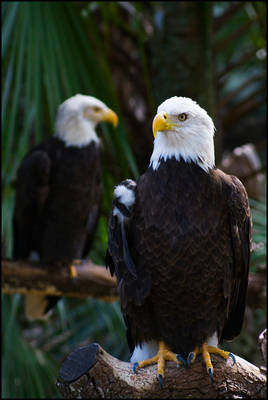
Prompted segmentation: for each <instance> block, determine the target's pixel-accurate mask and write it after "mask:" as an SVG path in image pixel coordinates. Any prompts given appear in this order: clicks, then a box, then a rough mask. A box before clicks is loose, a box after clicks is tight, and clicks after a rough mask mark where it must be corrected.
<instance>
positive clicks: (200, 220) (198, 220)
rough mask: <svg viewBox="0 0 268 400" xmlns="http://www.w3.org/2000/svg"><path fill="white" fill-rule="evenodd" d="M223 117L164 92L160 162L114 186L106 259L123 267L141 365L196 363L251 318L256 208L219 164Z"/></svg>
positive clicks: (124, 295)
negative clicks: (218, 131) (217, 136)
mask: <svg viewBox="0 0 268 400" xmlns="http://www.w3.org/2000/svg"><path fill="white" fill-rule="evenodd" d="M214 130H215V128H214V124H213V121H212V119H211V118H210V117H209V116H208V114H207V112H206V111H205V110H204V109H202V108H201V107H200V106H199V105H198V104H197V103H196V102H194V101H193V100H191V99H190V98H185V97H172V98H170V99H167V100H166V101H164V102H163V103H162V104H161V105H160V106H159V107H158V111H157V115H156V116H155V118H154V120H153V134H154V136H155V140H154V148H153V153H152V156H151V160H150V165H149V167H148V169H147V170H146V171H145V173H144V174H143V175H141V176H140V177H139V179H138V180H137V182H134V181H132V180H130V179H128V180H125V181H123V182H121V183H120V184H119V185H118V186H116V188H115V190H114V200H113V204H112V209H111V214H110V220H109V239H108V250H107V254H106V265H107V266H108V267H109V268H110V271H111V273H112V274H113V273H114V272H115V274H116V277H117V282H118V290H119V294H120V300H121V309H122V313H123V316H124V320H125V323H126V327H127V338H128V343H129V347H130V350H131V352H133V354H132V357H131V362H132V363H133V370H134V372H136V371H137V369H138V368H140V367H144V366H146V365H149V364H153V363H157V364H158V377H159V381H160V383H161V382H162V379H163V376H164V364H165V360H173V361H175V362H177V363H180V364H184V366H186V367H188V366H189V365H190V364H191V363H192V362H193V361H194V359H195V358H196V356H197V355H198V354H199V353H201V354H202V355H203V359H204V361H205V364H206V367H207V371H208V373H209V376H210V378H211V379H212V376H213V366H212V364H211V359H210V353H217V354H219V355H221V356H222V357H224V358H225V359H227V358H228V357H232V358H233V361H234V362H235V358H234V356H233V355H232V354H231V353H228V352H225V351H223V350H220V349H219V348H218V347H217V345H218V343H219V342H221V341H222V340H223V339H226V340H231V339H233V338H234V337H235V336H237V335H238V334H239V333H240V331H241V327H242V323H243V318H244V311H245V301H246V292H247V285H248V271H249V260H250V252H251V217H250V209H249V203H248V196H247V193H246V191H245V188H244V186H243V185H242V183H241V182H240V181H239V180H238V179H237V178H236V177H235V176H231V175H227V174H225V173H223V172H222V171H221V170H219V169H217V168H216V167H215V164H214V143H213V135H214Z"/></svg>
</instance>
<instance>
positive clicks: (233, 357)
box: [229, 353, 236, 365]
mask: <svg viewBox="0 0 268 400" xmlns="http://www.w3.org/2000/svg"><path fill="white" fill-rule="evenodd" d="M229 357H231V359H232V360H233V365H235V364H236V358H235V356H234V355H233V353H229Z"/></svg>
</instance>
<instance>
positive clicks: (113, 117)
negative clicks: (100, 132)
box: [104, 110, 118, 128]
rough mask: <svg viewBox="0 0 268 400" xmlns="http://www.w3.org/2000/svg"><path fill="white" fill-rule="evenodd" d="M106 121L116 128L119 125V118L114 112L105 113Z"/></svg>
mask: <svg viewBox="0 0 268 400" xmlns="http://www.w3.org/2000/svg"><path fill="white" fill-rule="evenodd" d="M104 121H105V122H110V123H111V124H112V125H113V126H114V128H116V127H117V125H118V116H117V114H116V113H115V112H114V111H113V110H108V111H107V112H106V113H105V117H104Z"/></svg>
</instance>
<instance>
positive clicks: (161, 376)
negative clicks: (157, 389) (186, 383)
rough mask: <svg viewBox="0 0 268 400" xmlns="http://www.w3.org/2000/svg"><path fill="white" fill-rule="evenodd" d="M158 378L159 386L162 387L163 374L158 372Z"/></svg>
mask: <svg viewBox="0 0 268 400" xmlns="http://www.w3.org/2000/svg"><path fill="white" fill-rule="evenodd" d="M158 380H159V383H160V386H161V388H162V387H163V375H162V374H158Z"/></svg>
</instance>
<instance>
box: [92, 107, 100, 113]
mask: <svg viewBox="0 0 268 400" xmlns="http://www.w3.org/2000/svg"><path fill="white" fill-rule="evenodd" d="M92 109H93V111H94V112H99V111H100V110H101V108H100V107H98V106H94V107H92Z"/></svg>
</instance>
